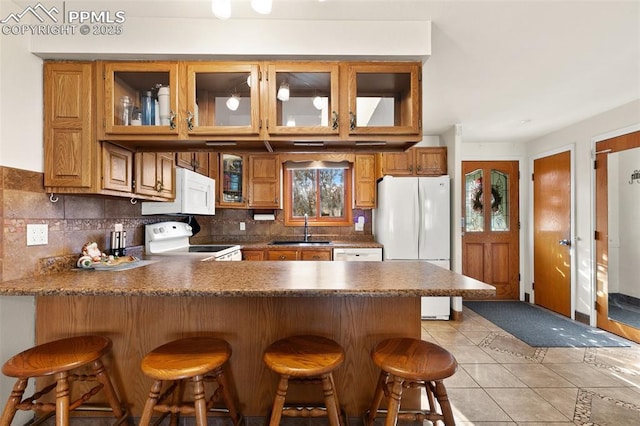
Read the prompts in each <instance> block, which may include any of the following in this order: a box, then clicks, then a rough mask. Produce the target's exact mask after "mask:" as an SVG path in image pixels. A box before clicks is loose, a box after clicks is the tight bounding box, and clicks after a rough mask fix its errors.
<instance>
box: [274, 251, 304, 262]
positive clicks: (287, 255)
mask: <svg viewBox="0 0 640 426" xmlns="http://www.w3.org/2000/svg"><path fill="white" fill-rule="evenodd" d="M267 260H298V251H297V250H269V251H268V252H267Z"/></svg>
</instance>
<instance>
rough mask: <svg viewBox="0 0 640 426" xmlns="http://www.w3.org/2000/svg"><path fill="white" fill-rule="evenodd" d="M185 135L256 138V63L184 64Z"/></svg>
mask: <svg viewBox="0 0 640 426" xmlns="http://www.w3.org/2000/svg"><path fill="white" fill-rule="evenodd" d="M183 69H184V72H183V74H185V75H186V87H187V93H186V100H187V102H186V105H185V107H184V108H183V111H182V115H184V116H186V117H187V118H189V121H188V122H187V134H188V135H193V136H197V135H257V134H258V133H259V130H260V83H261V82H260V73H259V71H260V70H259V66H258V64H251V63H235V62H230V63H226V62H220V63H216V62H213V63H211V62H200V63H198V62H194V63H190V62H187V63H185V64H184V65H183Z"/></svg>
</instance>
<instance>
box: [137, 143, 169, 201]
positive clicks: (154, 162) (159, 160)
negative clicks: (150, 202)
mask: <svg viewBox="0 0 640 426" xmlns="http://www.w3.org/2000/svg"><path fill="white" fill-rule="evenodd" d="M135 169H136V181H135V192H136V194H141V195H147V196H150V197H158V198H164V199H175V197H176V188H175V160H174V154H173V153H172V152H168V153H167V152H138V153H136V154H135Z"/></svg>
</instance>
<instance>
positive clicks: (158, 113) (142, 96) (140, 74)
mask: <svg viewBox="0 0 640 426" xmlns="http://www.w3.org/2000/svg"><path fill="white" fill-rule="evenodd" d="M101 66H102V74H103V79H104V80H103V90H102V92H101V97H100V98H99V106H101V107H102V109H101V112H102V117H103V120H104V121H103V123H102V126H101V127H102V131H103V133H104V134H107V135H145V136H157V135H171V136H173V137H175V136H178V135H179V132H180V130H181V126H180V120H182V121H183V122H184V123H186V118H187V117H185V116H182V117H179V116H177V111H178V63H177V62H155V61H152V62H104V63H101ZM160 87H164V88H165V89H164V90H166V88H167V87H168V91H169V95H168V100H167V102H168V111H166V109H164V108H162V107H161V106H160V101H158V102H157V103H156V100H157V99H158V92H159V88H160ZM149 93H150V94H151V97H152V99H151V100H150V102H149V104H147V103H146V96H147V94H149ZM125 99H126V100H128V103H127V104H128V105H129V108H128V110H127V108H125V106H124V104H123V101H124V100H125ZM163 102H164V101H163ZM147 106H149V107H150V108H151V111H150V112H149V113H147V111H148V110H149V108H147ZM138 113H139V114H140V121H137V115H138ZM126 117H128V118H126ZM185 125H186V124H185ZM102 136H103V137H104V135H102Z"/></svg>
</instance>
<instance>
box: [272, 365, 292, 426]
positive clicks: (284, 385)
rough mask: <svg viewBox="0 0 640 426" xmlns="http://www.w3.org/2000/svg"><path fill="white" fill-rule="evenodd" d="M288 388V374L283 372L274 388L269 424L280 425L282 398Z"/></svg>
mask: <svg viewBox="0 0 640 426" xmlns="http://www.w3.org/2000/svg"><path fill="white" fill-rule="evenodd" d="M288 388H289V376H287V375H284V374H283V375H281V376H280V382H279V383H278V389H277V390H276V397H275V400H274V401H273V409H272V411H271V420H270V421H269V426H279V425H280V418H281V417H282V409H283V408H284V400H285V397H286V395H287V389H288Z"/></svg>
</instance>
